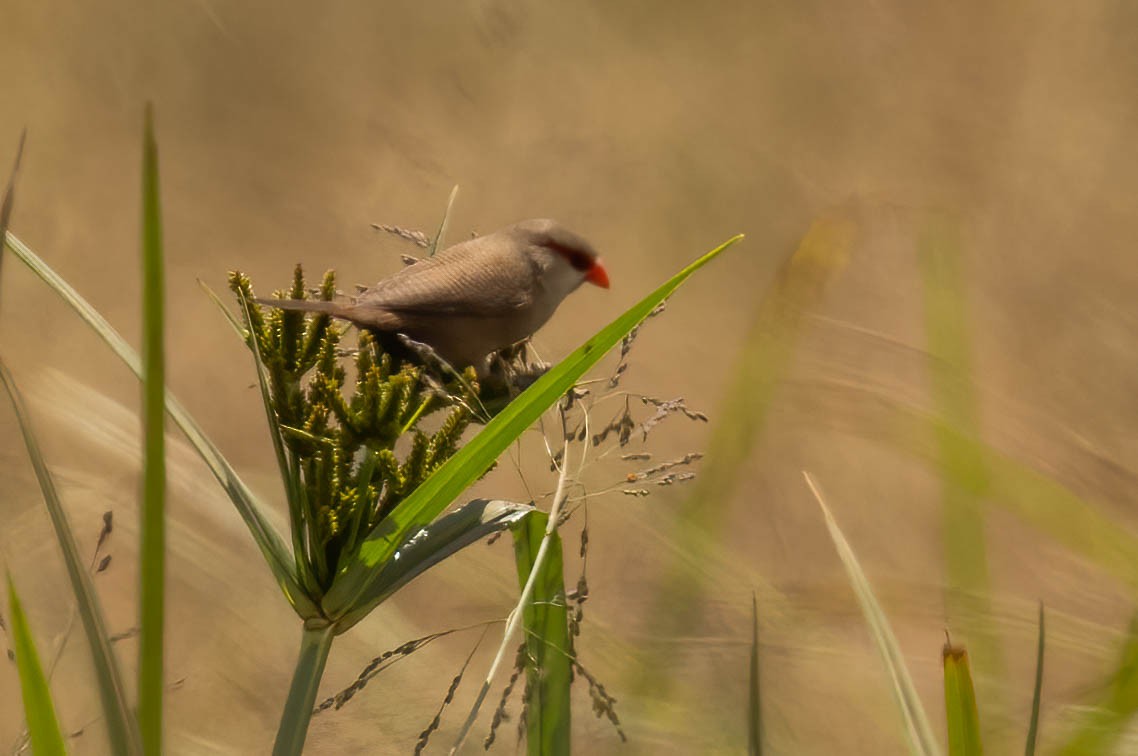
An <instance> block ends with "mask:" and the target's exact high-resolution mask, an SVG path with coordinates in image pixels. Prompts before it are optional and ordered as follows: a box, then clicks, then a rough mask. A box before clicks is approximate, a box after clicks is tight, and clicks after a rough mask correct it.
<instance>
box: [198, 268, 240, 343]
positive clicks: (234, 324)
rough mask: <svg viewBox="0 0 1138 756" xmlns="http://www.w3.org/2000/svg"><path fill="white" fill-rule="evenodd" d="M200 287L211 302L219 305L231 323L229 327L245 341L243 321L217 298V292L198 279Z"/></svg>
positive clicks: (227, 320)
mask: <svg viewBox="0 0 1138 756" xmlns="http://www.w3.org/2000/svg"><path fill="white" fill-rule="evenodd" d="M198 286H200V287H201V289H202V291H204V292H205V294H206V296H207V297H209V298H210V301H212V302H213V303H214V304H215V305H217V307H218V309H219V310H221V314H222V315H224V316H225V320H226V322H227V323H229V327H230V328H232V329H233V332H234V333H236V334H237V336H238V337H239V338H240V339H241V340H242V341H244V340H245V339H246V338H247V335H246V333H245V327H244V326H243V325H241V321H240V320H238V319H237V316H236V315H234V314H233V313H232V312H231V311H230V310H229V308H228V307H226V306H225V303H224V302H222V301H221V297H219V296H217V292H215V291H214V290H213V289H211V288H209V284H207V283H206V282H205V281H203V280H201V279H200V278H199V279H198Z"/></svg>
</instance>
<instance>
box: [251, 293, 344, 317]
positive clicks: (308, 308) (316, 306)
mask: <svg viewBox="0 0 1138 756" xmlns="http://www.w3.org/2000/svg"><path fill="white" fill-rule="evenodd" d="M253 301H254V302H256V303H257V304H263V305H267V306H269V307H279V308H280V309H282V310H300V311H301V312H326V313H328V314H329V315H332V316H334V317H343V313H344V307H345V305H343V304H342V303H340V302H323V301H321V300H318V299H264V298H261V297H257V298H256V299H254V300H253Z"/></svg>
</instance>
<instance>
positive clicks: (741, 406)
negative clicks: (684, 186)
mask: <svg viewBox="0 0 1138 756" xmlns="http://www.w3.org/2000/svg"><path fill="white" fill-rule="evenodd" d="M856 232H857V228H856V226H855V225H854V224H853V223H852V222H851V221H849V220H846V219H844V218H836V219H830V218H824V219H819V220H817V221H815V222H814V223H813V224H812V225H811V227H810V229H809V230H808V231H807V233H806V235H805V236H804V237H803V238H802V240H801V241H800V242H799V244H798V247H797V248H796V249H795V250H794V253H793V254H792V255H791V256H790V257H789V258H788V259H787V260H786V261H785V262H784V263H783V264H782V266H781V267H780V269H779V271H778V274H777V276H776V277H775V280H774V282H773V283H772V284H771V286H770V288H769V289H768V290H767V291H766V292H765V293H764V294H763V297H762V300H761V302H760V303H759V306H758V308H757V309H756V311H755V315H754V318H753V319H752V321H751V325H750V328H749V332H748V335H747V337H746V342H745V344H744V346H743V349H742V351H741V353H740V356H739V359H738V361H737V363H736V364H735V366H734V367H733V369H732V371H731V378H730V381H729V386H728V388H727V389H726V391H725V392H724V398H723V400H722V401H721V402H720V403H719V407H718V408H717V409H716V411H715V412H714V413H713V415H712V417H713V418H714V427H713V431H712V436H711V439H710V440H709V441H708V447H707V454H706V455H705V457H704V461H703V463H702V464H703V465H704V467H703V472H702V473H700V475H699V477H697V478H696V479H695V480H694V481H693V482H692V483H691V485H692V486H694V488H692V489H691V490H690V492H689V494H688V496H687V497H686V498H685V499H684V501H683V503H682V504H681V505H680V510H679V516H678V517H677V518H676V523H675V526H674V528H673V532H672V536H671V538H672V540H673V541H674V543H675V544H676V548H674V549H672V553H674V554H675V557H674V559H673V561H672V563H671V564H669V565H667V566H666V567H665V568H664V577H663V579H661V580H660V581H659V586H660V587H659V589H658V590H657V592H656V595H655V596H654V598H653V601H652V608H651V618H650V619H649V620H648V622H649V623H650V625H651V626H652V627H653V628H654V630H655V632H656V633H657V634H658V635H659V636H661V637H666V638H675V637H680V638H683V637H688V636H690V635H691V634H692V627H693V623H695V622H697V621H698V619H697V618H698V617H700V616H701V614H700V612H697V611H676V607H678V606H680V607H692V606H696V605H698V603H699V602H700V601H701V600H702V597H703V595H704V593H705V590H706V586H705V580H706V574H707V573H705V572H704V571H702V570H693V569H692V568H691V565H693V564H706V563H708V562H710V561H711V560H712V559H713V558H714V556H715V550H716V549H717V548H718V545H719V544H720V543H721V540H722V536H723V532H724V529H725V528H726V527H727V523H728V517H727V515H728V512H729V507H728V504H729V503H730V502H731V501H732V494H733V492H734V490H735V487H736V485H737V483H738V480H739V473H740V470H743V469H744V467H745V465H746V463H747V460H749V459H751V450H752V448H753V446H754V445H755V443H756V442H758V441H759V439H761V438H762V434H763V430H764V428H765V427H766V419H767V416H768V414H769V411H770V408H771V406H772V404H773V402H774V400H775V397H776V395H777V392H778V391H779V388H780V386H781V385H782V382H783V377H784V376H785V375H786V374H787V372H788V371H789V370H790V366H791V364H792V362H793V360H794V356H795V350H796V345H797V343H798V340H799V337H800V334H802V333H803V332H804V331H805V330H806V329H807V313H809V312H810V311H811V310H813V309H815V308H817V307H818V305H819V304H820V303H821V302H822V299H823V297H824V295H825V293H826V291H827V289H828V287H829V286H830V284H831V282H832V281H834V280H835V279H836V278H837V277H838V276H839V275H840V274H841V272H842V271H843V270H844V269H845V266H846V264H847V262H848V259H849V251H850V248H851V247H852V246H853V243H854V239H855V236H856ZM760 588H761V590H762V592H766V591H765V589H764V588H763V587H760ZM676 668H677V667H676V665H675V664H673V663H671V660H670V659H652V660H650V661H649V662H648V663H644V664H640V665H638V666H637V667H636V669H635V670H634V673H635V678H634V679H633V680H632V681H631V682H630V687H631V688H632V689H633V690H634V691H635V695H637V696H641V697H647V696H651V697H653V698H659V697H663V696H664V695H665V692H666V689H667V688H668V686H669V684H670V682H671V675H672V673H673V671H674V670H675V669H676Z"/></svg>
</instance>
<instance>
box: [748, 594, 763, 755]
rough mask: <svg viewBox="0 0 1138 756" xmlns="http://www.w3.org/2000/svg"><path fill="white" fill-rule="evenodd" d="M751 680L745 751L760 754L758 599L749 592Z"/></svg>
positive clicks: (760, 699) (761, 741)
mask: <svg viewBox="0 0 1138 756" xmlns="http://www.w3.org/2000/svg"><path fill="white" fill-rule="evenodd" d="M751 611H752V614H751V622H752V625H751V680H750V683H751V684H750V686H749V693H750V695H749V697H748V704H749V706H748V709H747V752H748V753H749V754H750V756H761V755H762V752H763V709H762V696H761V691H760V689H759V599H758V597H757V596H756V595H755V594H753V593H752V594H751Z"/></svg>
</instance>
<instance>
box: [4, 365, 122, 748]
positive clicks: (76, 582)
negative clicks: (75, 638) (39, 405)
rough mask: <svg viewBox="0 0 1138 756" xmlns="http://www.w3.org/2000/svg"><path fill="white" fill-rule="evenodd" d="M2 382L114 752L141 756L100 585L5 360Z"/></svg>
mask: <svg viewBox="0 0 1138 756" xmlns="http://www.w3.org/2000/svg"><path fill="white" fill-rule="evenodd" d="M0 382H3V384H4V388H5V389H7V391H8V397H9V398H10V399H11V400H12V407H13V409H14V410H15V412H16V419H17V421H18V422H19V425H20V431H21V433H22V434H23V437H24V445H25V446H26V447H27V449H28V457H30V458H31V461H32V467H33V468H34V469H35V472H36V478H37V480H38V481H39V485H40V490H41V491H42V492H43V498H44V503H45V504H47V511H48V515H49V516H50V517H51V524H52V526H53V527H54V528H55V537H56V540H58V541H59V546H60V549H61V550H62V551H63V561H64V564H65V565H66V566H67V576H68V578H70V580H71V590H72V591H73V592H74V593H75V601H76V604H77V605H78V612H79V617H80V619H82V621H83V630H84V633H85V635H86V637H87V643H88V645H89V646H90V649H91V660H92V662H93V664H94V666H95V679H96V680H97V682H98V686H99V698H100V700H101V702H102V705H103V717H104V718H105V720H106V725H107V734H108V736H109V737H110V740H111V750H112V752H113V753H116V754H119V753H122V754H139V753H141V752H142V751H141V745H140V742H139V740H138V730H137V728H136V726H135V722H134V718H133V716H132V715H131V711H130V706H129V705H128V703H127V698H126V689H125V688H124V687H123V683H122V675H121V674H120V672H119V667H118V663H117V662H116V660H115V654H114V650H113V649H112V648H111V644H110V641H109V640H108V638H109V636H108V635H107V631H106V627H105V626H104V624H103V614H102V611H101V610H100V609H99V600H98V597H97V596H96V594H95V586H94V585H92V583H91V576H90V575H89V574H88V573H87V569H86V567H85V566H84V564H83V559H82V558H81V557H80V556H79V547H78V546H77V545H76V543H75V536H74V534H72V532H71V525H70V523H68V521H67V513H66V512H64V511H63V503H62V502H61V501H60V500H59V495H58V494H57V493H56V490H55V481H54V480H53V479H52V476H51V471H50V470H48V467H47V462H46V461H45V460H44V458H43V454H42V453H41V452H40V448H39V442H38V441H37V440H36V437H35V433H34V432H33V430H32V426H31V421H30V419H29V416H28V412H27V409H26V408H25V406H24V400H23V397H22V396H21V394H20V390H19V388H17V386H16V381H15V379H14V378H13V377H12V374H11V373H10V372H9V371H8V366H7V365H5V364H4V362H3V360H0Z"/></svg>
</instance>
